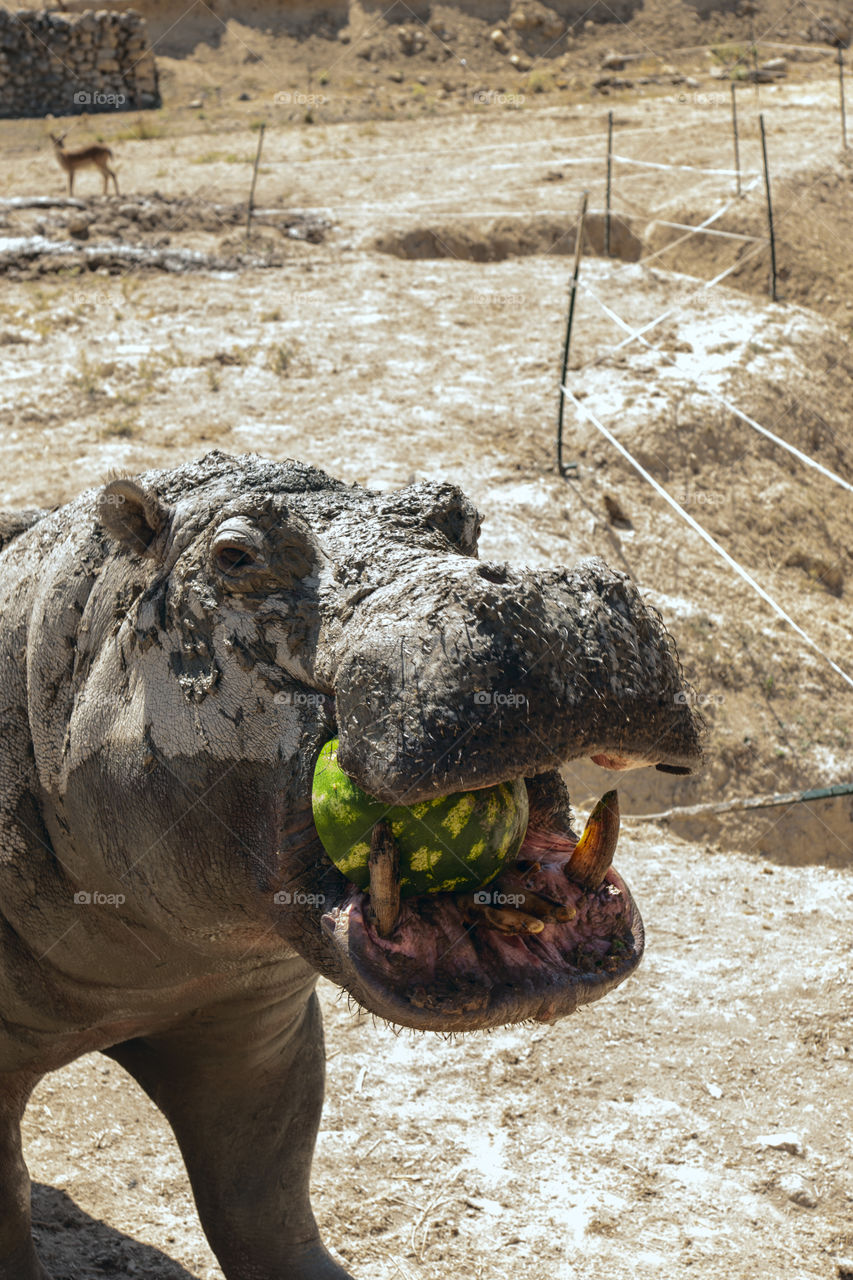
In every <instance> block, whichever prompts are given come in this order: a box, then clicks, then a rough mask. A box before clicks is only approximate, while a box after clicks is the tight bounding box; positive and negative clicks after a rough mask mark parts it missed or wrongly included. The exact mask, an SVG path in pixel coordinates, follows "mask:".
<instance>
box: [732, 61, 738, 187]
mask: <svg viewBox="0 0 853 1280" xmlns="http://www.w3.org/2000/svg"><path fill="white" fill-rule="evenodd" d="M731 90H732V134H733V136H734V140H735V174H736V181H737V193H738V195H740V144H739V142H738V135H737V100H736V96H735V82H734V80H732V82H731Z"/></svg>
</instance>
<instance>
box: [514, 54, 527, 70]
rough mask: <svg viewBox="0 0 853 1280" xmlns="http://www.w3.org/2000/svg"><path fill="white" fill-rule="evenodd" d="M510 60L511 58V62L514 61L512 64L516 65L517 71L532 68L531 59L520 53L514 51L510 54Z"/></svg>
mask: <svg viewBox="0 0 853 1280" xmlns="http://www.w3.org/2000/svg"><path fill="white" fill-rule="evenodd" d="M509 60H510V62H511V63H512V65H513V66H514V67H515V69H516V71H529V70H530V61H529V59H528V58H524V57H522V56H521V54H518V53H512V54H510V58H509Z"/></svg>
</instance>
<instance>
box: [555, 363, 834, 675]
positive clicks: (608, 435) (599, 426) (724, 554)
mask: <svg viewBox="0 0 853 1280" xmlns="http://www.w3.org/2000/svg"><path fill="white" fill-rule="evenodd" d="M563 393H564V394H565V395H566V396H568V398H569V399H570V400H571V402H572V404H573V405H574V406H575V408H576V409H577V410H578V412H579V413H580V414H582V416H583V417H584V418H586V419H587V421H588V422H590V423H591V424H592V426H594V427H595V428H596V430H597V431H600V432H601V434H602V435H603V436H604V437H605V439H606V440H609V441H610V443H611V444H612V445H613V446H614V448H615V449H618V451H619V452H620V453H621V454H622V456H623V457H624V458H626V459H627V461H628V462H630V464H631V466H632V467H633V468H634V470H635V471H637V472H638V473H639V474H640V475H641V476H642V477H643V479H644V480H647V481H648V482H649V484H650V485H651V486H652V488H653V489H654V490H655V491H656V492H657V493H659V494H660V496H661V497H662V498H663V499H664V500H665V501H666V502H668V503H669V505H670V506H671V507H672V509H673V510H674V511H676V512H677V513H678V515H680V516H681V518H682V519H683V520H686V521H687V523H688V524H689V525H690V527H691V529H693V530H694V531H695V532H696V533H698V534H699V536H700V537H701V538H703V539H704V540H705V542H707V543H708V546H709V547H711V548H712V549H713V550H714V551H716V553H717V555H718V556H720V557H721V558H722V559H723V560H725V562H726V564H727V565H729V567H730V568H732V569H734V571H735V573H737V574H738V575H739V577H741V578H743V580H744V582H746V583H747V584H748V585H749V586H750V587H752V589H753V591H755V592H756V593H757V594H758V595H759V596H760V597H761V599H762V600H764V601H765V603H767V604H769V605H770V607H771V609H773V611H774V613H776V614H777V615H778V616H779V617H780V618H782V619H783V621H784V622H787V623H788V625H789V626H790V627H793V629H794V631H796V633H797V635H798V636H799V637H800V638H801V639H802V640H804V641H805V642H806V644H807V645H808V646H809V648H810V649H814V651H815V653H817V654H818V655H819V657H821V658H823V660H824V662H826V663H828V664H829V666H830V667H832V670H833V671H834V672H835V673H836V674H837V675H839V676H841V679H842V680H844V681H845V682H846V683H847V684H849V685H850V687H851V689H853V676H849V675H848V674H847V672H846V671H843V670H842V668H841V667H839V665H838V663H837V662H833V660H832V658H830V657H829V656H828V655H827V654H825V653H824V652H823V650H822V649H821V648H820V646H819V645H818V644H817V643H816V641H814V640H812V638H811V636H810V635H808V634H807V633H806V632H805V631H803V629H802V627H801V626H800V625H799V623H797V622H795V621H794V619H793V618H792V617H791V615H790V614H789V613H786V612H785V610H784V609H783V608H782V606H781V605H780V604H777V602H776V601H775V600H774V599H773V597H772V596H771V595H769V594H768V592H766V591H765V590H764V588H763V587H762V586H761V584H760V583H758V582H756V580H755V578H753V576H752V574H750V573H748V572H747V570H746V569H744V567H743V565H742V564H739V563H738V561H737V560H735V559H734V557H733V556H730V555H729V553H728V551H726V550H725V548H724V547H721V546H720V544H719V542H717V540H716V539H715V538H713V537H712V536H711V534H710V533H708V531H707V529H705V528H703V527H702V525H701V524H699V522H698V520H694V519H693V516H691V515H689V514H688V512H686V511H685V510H684V508H683V507H682V506H681V505H680V504H679V503H678V502H676V500H675V498H673V497H672V495H671V494H670V493H668V492H667V490H666V489H664V487H663V485H662V484H659V483H658V481H657V480H655V478H654V476H652V475H650V474H649V472H648V471H646V469H645V467H643V466H641V464H640V463H639V462H637V460H636V458H635V457H634V456H633V455H632V454H631V453H629V451H628V450H627V449H626V448H625V446H624V445H623V444H622V443H621V441H619V440H617V439H616V436H614V435H613V433H612V432H611V431H608V430H607V427H605V426H604V424H603V423H602V422H599V420H598V418H597V417H596V416H595V414H594V413H593V412H592V410H591V409H587V408H586V407H585V406H584V405H583V404H581V402H580V400H578V398H577V396H576V395H575V394H574V392H573V391H571V390H570V389H569V388H568V387H566V386H564V387H563Z"/></svg>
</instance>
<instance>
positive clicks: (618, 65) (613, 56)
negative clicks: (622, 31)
mask: <svg viewBox="0 0 853 1280" xmlns="http://www.w3.org/2000/svg"><path fill="white" fill-rule="evenodd" d="M625 62H626V58H625V56H624V54H621V53H614V52H613V50H612V49H611V51H610V52H609V53H606V54H605V55H604V57H603V58H602V59H601V69H602V71H624V70H625Z"/></svg>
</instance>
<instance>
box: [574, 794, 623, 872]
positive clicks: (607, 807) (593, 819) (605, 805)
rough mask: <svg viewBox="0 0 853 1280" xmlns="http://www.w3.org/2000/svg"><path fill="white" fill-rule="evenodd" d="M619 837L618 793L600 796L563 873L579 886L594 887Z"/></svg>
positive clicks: (613, 851) (611, 857) (612, 853)
mask: <svg viewBox="0 0 853 1280" xmlns="http://www.w3.org/2000/svg"><path fill="white" fill-rule="evenodd" d="M618 838H619V796H618V794H617V792H615V791H608V792H607V793H606V795H603V796H602V797H601V799H600V800H599V802H598V804H597V805H596V806H595V808H594V809H593V811H592V813H591V814H590V815H589V818H588V819H587V823H586V826H585V827H584V829H583V835H582V836H581V838H580V840H578V842H577V844H576V845H575V850H574V853H573V854H572V856H571V858H570V860H569V862H568V863H567V865H566V875H567V876H568V877H569V879H570V880H573V881H574V882H575V884H579V885H580V886H581V888H582V889H597V888H599V886H600V885H601V884H602V883H603V881H604V877H605V875H606V874H607V871H608V870H609V868H610V864H611V863H612V861H613V855H614V853H615V852H616V841H617V839H618Z"/></svg>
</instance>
